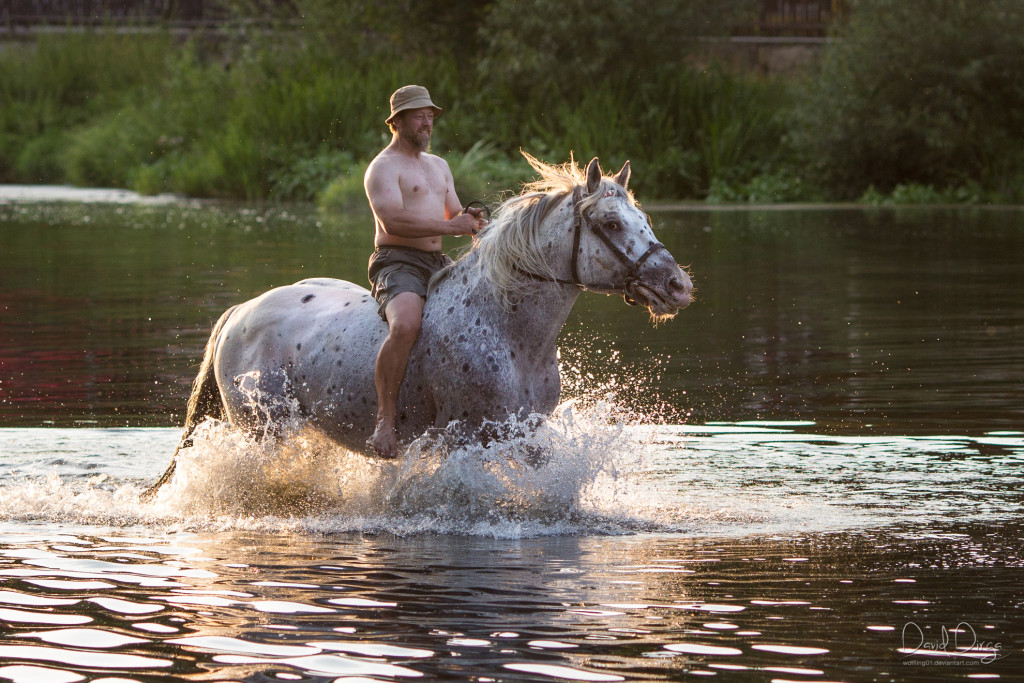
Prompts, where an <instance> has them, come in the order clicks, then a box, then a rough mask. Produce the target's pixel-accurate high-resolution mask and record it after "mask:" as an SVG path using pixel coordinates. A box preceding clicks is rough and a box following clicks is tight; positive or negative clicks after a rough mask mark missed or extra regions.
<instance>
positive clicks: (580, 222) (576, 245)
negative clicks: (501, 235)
mask: <svg viewBox="0 0 1024 683" xmlns="http://www.w3.org/2000/svg"><path fill="white" fill-rule="evenodd" d="M582 199H583V187H582V186H579V185H577V186H576V187H575V188H574V189H573V191H572V214H573V226H572V231H573V235H572V260H571V262H570V272H571V273H572V279H571V280H565V279H562V278H558V277H550V276H546V275H538V274H537V273H532V272H530V271H528V270H525V269H523V268H519V267H518V266H517V267H516V271H517V272H519V273H520V274H521V275H524V276H526V277H528V278H530V279H532V280H537V281H540V282H556V283H558V284H560V285H572V286H574V287H579V288H580V289H581V290H583V291H587V290H595V291H597V290H603V291H611V292H617V293H620V294H621V295H622V298H623V299H624V300H625V301H626V303H627V304H629V305H630V306H636V305H637V304H638V303H639V302H638V301H637V299H636V297H635V289H636V287H637V285H638V284H639V282H640V267H641V266H643V264H644V263H645V262H646V261H647V259H649V258H650V257H651V256H653V255H654V254H656V253H657V252H659V251H661V250H663V249H665V248H666V247H665V245H664V244H662V243H661V242H655V243H653V244H652V245H651V246H649V247H647V251H645V252H644V253H643V254H641V255H640V257H639V258H638V259H636V260H635V261H634V260H633V259H631V258H629V255H628V254H627V253H626V252H624V251H623V250H622V249H621V248H619V245H617V244H615V242H614V241H613V240H612V239H611V238H610V237H609V236H608V233H607V232H605V229H604V227H602V226H600V225H598V224H596V223H592V222H591V221H590V220H589V218H588V217H587V216H584V215H583V209H582V207H581V205H580V201H581V200H582ZM584 225H586V227H589V228H590V230H591V232H593V233H594V234H595V235H597V237H598V238H599V239H600V240H601V241H602V242H604V244H605V246H606V247H608V249H609V251H611V252H612V254H613V255H614V256H615V258H617V259H618V260H619V262H620V263H622V264H623V265H624V266H626V268H627V271H626V275H625V277H623V279H622V282H621V283H619V284H614V283H613V284H604V283H594V282H592V283H585V282H583V280H582V278H580V271H579V257H580V242H581V241H582V239H583V228H584Z"/></svg>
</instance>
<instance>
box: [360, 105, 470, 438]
mask: <svg viewBox="0 0 1024 683" xmlns="http://www.w3.org/2000/svg"><path fill="white" fill-rule="evenodd" d="M440 114H441V108H440V107H438V106H437V105H435V104H434V103H433V102H432V101H431V99H430V94H429V93H428V92H427V89H426V88H424V87H422V86H418V85H407V86H405V87H402V88H399V89H398V90H396V91H395V93H394V94H393V95H392V96H391V116H389V117H388V119H387V121H386V122H385V123H387V124H388V127H389V128H390V129H391V132H392V134H393V136H392V139H391V143H390V144H389V145H388V146H387V147H385V148H384V149H383V150H382V151H381V152H380V154H378V155H377V156H376V157H375V158H374V159H373V161H372V162H370V166H369V167H368V168H367V169H366V175H365V176H364V178H363V186H364V187H365V189H366V196H367V198H368V199H369V200H370V208H371V209H372V210H373V216H374V223H375V227H376V234H375V236H374V240H373V243H374V246H375V247H376V248H375V249H374V252H373V255H372V256H371V257H370V263H369V277H370V282H371V284H372V285H373V295H374V297H375V298H376V299H377V301H378V302H379V306H378V309H377V311H378V313H380V316H381V317H382V318H383V319H384V320H385V321H386V322H387V323H388V336H387V338H386V339H385V340H384V343H383V344H382V345H381V347H380V351H379V353H378V354H377V366H376V370H375V372H374V381H375V382H376V385H377V424H376V429H375V431H374V433H373V436H372V437H370V440H369V441H368V444H369V445H370V446H372V447H373V449H374V451H375V452H376V453H377V455H379V456H380V457H383V458H394V457H395V456H396V449H397V441H396V438H395V416H396V413H397V407H396V402H397V400H398V390H399V387H401V385H402V379H403V378H404V377H405V369H406V365H407V364H408V360H409V352H410V351H411V350H412V347H413V344H415V343H416V338H417V337H418V336H419V333H420V321H421V317H422V314H423V304H424V301H425V299H426V295H427V282H428V281H429V280H430V276H431V275H433V274H434V273H435V272H437V271H438V270H440V269H441V268H443V267H444V266H446V265H447V264H449V263H451V260H450V259H449V258H448V257H447V256H445V255H444V254H443V253H441V237H442V236H443V235H469V234H473V233H475V232H476V231H477V230H479V229H480V227H481V226H482V221H481V219H480V218H479V211H477V210H470V211H468V212H464V211H463V210H462V204H461V203H460V202H459V198H458V196H457V195H456V194H455V185H454V181H453V180H452V174H451V171H450V170H449V168H448V164H447V163H445V161H444V160H443V159H441V158H440V157H437V156H435V155H433V154H429V153H428V152H427V150H428V149H430V135H431V133H432V131H433V128H434V119H436V118H437V117H438V116H440Z"/></svg>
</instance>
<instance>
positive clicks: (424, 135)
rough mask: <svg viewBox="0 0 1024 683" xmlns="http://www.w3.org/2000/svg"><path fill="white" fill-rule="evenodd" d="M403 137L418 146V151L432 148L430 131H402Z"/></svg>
mask: <svg viewBox="0 0 1024 683" xmlns="http://www.w3.org/2000/svg"><path fill="white" fill-rule="evenodd" d="M402 139H403V140H405V141H406V142H408V143H409V144H410V145H412V146H413V147H415V148H416V150H417V151H420V152H427V151H429V150H430V133H429V132H428V131H402Z"/></svg>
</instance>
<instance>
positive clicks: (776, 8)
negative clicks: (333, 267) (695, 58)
mask: <svg viewBox="0 0 1024 683" xmlns="http://www.w3.org/2000/svg"><path fill="white" fill-rule="evenodd" d="M750 2H751V11H750V14H749V16H750V20H749V21H746V22H742V23H739V24H737V25H736V26H735V27H734V29H733V35H754V36H825V35H826V34H827V33H828V28H829V26H830V25H831V23H832V22H833V21H835V20H836V19H839V18H841V17H842V16H843V15H844V14H845V13H846V11H847V4H848V3H847V1H846V0H750ZM225 5H226V2H224V0H220V1H218V0H0V30H2V29H4V28H6V29H7V30H12V29H31V28H36V27H55V28H59V27H66V26H73V27H89V26H92V27H100V26H124V25H132V26H138V25H157V24H159V25H165V26H167V25H169V26H172V27H177V28H192V27H196V28H198V27H203V26H220V25H223V24H224V23H226V22H228V21H229V20H231V18H232V15H231V13H230V11H229V10H228V9H226V7H225ZM260 5H262V7H263V8H264V9H266V10H268V12H267V16H269V15H270V14H277V15H278V16H280V15H281V14H287V13H288V11H289V9H291V8H292V7H291V3H290V2H289V0H260V2H259V4H255V3H254V6H260ZM234 18H235V19H237V15H236V16H235V17H234ZM263 18H267V17H260V16H255V17H251V18H250V19H249V20H250V21H253V20H255V21H257V22H258V21H259V20H261V19H263Z"/></svg>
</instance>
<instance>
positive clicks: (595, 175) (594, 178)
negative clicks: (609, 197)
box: [587, 157, 601, 194]
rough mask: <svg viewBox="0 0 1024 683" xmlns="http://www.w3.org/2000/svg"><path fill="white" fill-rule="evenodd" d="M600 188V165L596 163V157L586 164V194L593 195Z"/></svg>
mask: <svg viewBox="0 0 1024 683" xmlns="http://www.w3.org/2000/svg"><path fill="white" fill-rule="evenodd" d="M600 186H601V164H599V163H597V157H594V158H593V159H591V160H590V163H589V164H587V194H594V193H595V192H597V188H598V187H600Z"/></svg>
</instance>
